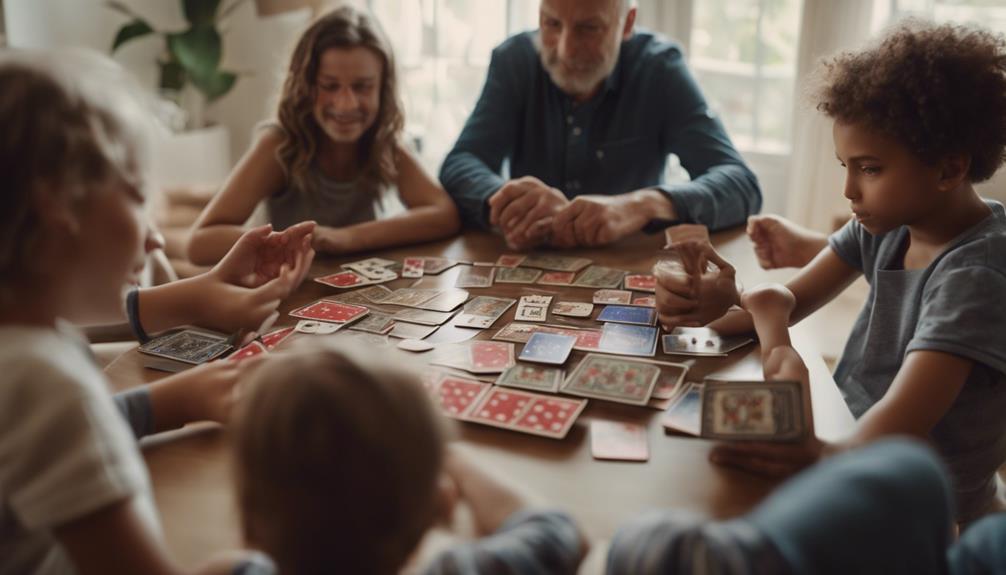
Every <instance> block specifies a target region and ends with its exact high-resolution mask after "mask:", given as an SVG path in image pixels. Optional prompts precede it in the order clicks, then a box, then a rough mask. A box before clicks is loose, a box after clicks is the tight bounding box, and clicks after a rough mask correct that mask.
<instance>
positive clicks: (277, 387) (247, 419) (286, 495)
mask: <svg viewBox="0 0 1006 575" xmlns="http://www.w3.org/2000/svg"><path fill="white" fill-rule="evenodd" d="M298 344H300V345H294V346H293V349H292V350H290V351H289V352H282V353H278V354H276V355H275V356H272V357H270V358H269V359H268V360H267V361H265V362H263V363H262V365H261V366H259V367H257V368H256V369H255V371H254V372H253V373H252V375H251V376H250V377H249V380H248V382H247V384H246V386H245V387H244V388H243V390H242V396H243V397H242V398H241V402H240V404H239V406H238V408H237V413H236V415H235V423H234V425H233V427H232V429H233V433H234V442H233V444H234V448H235V450H236V461H235V471H236V474H237V484H238V496H239V503H240V507H241V511H242V515H243V523H244V526H245V536H246V538H247V540H248V542H249V543H250V544H252V545H254V546H255V547H258V548H260V549H262V550H263V551H265V552H266V553H268V554H269V555H271V556H272V557H273V558H274V559H275V560H276V562H277V564H278V565H279V568H280V572H283V573H298V574H302V575H303V574H313V573H335V572H339V573H374V574H384V573H388V574H391V573H398V570H399V568H400V567H401V566H402V565H403V564H404V563H405V562H406V560H407V559H408V557H409V555H410V554H411V552H412V551H413V550H414V549H415V548H416V547H417V545H418V544H419V541H420V539H421V538H422V536H423V534H424V533H425V531H426V530H427V529H428V528H429V526H430V525H431V524H432V523H433V521H434V518H435V516H436V510H437V501H438V499H437V497H436V493H437V485H438V482H439V477H440V473H441V469H442V466H443V459H444V455H445V454H444V441H445V438H446V436H447V434H448V432H449V428H448V427H446V423H445V421H444V420H443V418H442V417H441V416H440V415H439V413H437V411H436V410H435V409H434V407H433V404H432V402H431V401H430V398H429V396H428V393H427V391H426V390H425V389H424V387H423V385H422V384H421V383H420V381H419V375H418V373H419V370H418V369H417V367H418V366H414V365H412V362H411V361H410V358H407V357H404V356H403V354H402V353H401V352H397V351H395V350H383V349H380V348H375V347H374V346H369V347H363V346H361V345H350V344H347V343H346V342H345V341H342V342H339V341H336V342H327V343H326V342H324V341H322V342H312V341H303V342H298Z"/></svg>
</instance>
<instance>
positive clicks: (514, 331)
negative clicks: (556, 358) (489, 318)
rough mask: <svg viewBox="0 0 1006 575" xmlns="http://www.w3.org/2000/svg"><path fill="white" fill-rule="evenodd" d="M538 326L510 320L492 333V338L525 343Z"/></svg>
mask: <svg viewBox="0 0 1006 575" xmlns="http://www.w3.org/2000/svg"><path fill="white" fill-rule="evenodd" d="M538 327H539V326H536V325H529V324H526V323H516V322H511V323H508V324H507V325H506V326H504V327H503V328H501V329H500V330H499V331H497V332H496V333H495V334H493V339H497V340H501V341H512V342H514V343H527V340H529V339H531V334H533V333H536V332H537V331H538Z"/></svg>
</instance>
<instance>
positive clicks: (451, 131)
mask: <svg viewBox="0 0 1006 575" xmlns="http://www.w3.org/2000/svg"><path fill="white" fill-rule="evenodd" d="M366 6H367V7H368V8H369V9H370V10H371V11H372V12H373V13H374V14H375V15H376V17H377V19H378V20H379V21H380V22H381V24H382V26H383V27H384V29H385V32H387V34H388V36H389V37H390V38H391V43H392V45H393V47H394V49H395V57H396V58H397V59H398V68H399V71H400V73H401V76H402V77H401V78H400V80H399V90H400V91H401V93H402V98H403V100H404V101H405V114H406V131H407V133H408V135H409V136H410V137H411V138H412V139H413V141H415V142H416V143H417V145H418V147H419V149H420V155H421V157H422V159H423V162H424V163H425V165H426V166H427V168H428V169H430V170H436V169H437V168H438V167H439V164H440V162H441V161H442V160H443V158H444V156H446V155H447V152H448V151H450V148H451V147H452V146H453V145H454V141H455V140H456V139H457V136H458V134H459V133H460V132H461V128H462V127H463V126H464V123H465V120H467V119H468V115H469V114H470V113H471V110H472V108H473V107H474V105H475V102H476V100H477V99H478V97H479V94H480V93H481V92H482V85H483V84H484V83H485V76H486V70H487V68H488V67H489V58H490V55H491V53H492V49H493V48H494V47H496V45H498V44H499V43H501V42H502V41H503V40H504V39H506V38H507V37H508V36H510V35H513V34H516V33H518V32H521V31H523V30H527V29H532V28H537V27H538V0H478V1H477V2H472V1H470V0H367V2H366Z"/></svg>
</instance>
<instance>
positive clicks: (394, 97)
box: [277, 6, 405, 191]
mask: <svg viewBox="0 0 1006 575" xmlns="http://www.w3.org/2000/svg"><path fill="white" fill-rule="evenodd" d="M357 47H362V48H367V49H368V50H370V51H371V52H373V53H374V54H375V55H377V57H378V58H380V60H381V62H382V64H383V71H382V73H381V100H380V109H379V110H378V113H377V119H376V120H375V122H374V125H373V126H371V128H370V129H369V130H367V132H366V133H365V134H364V135H363V137H361V138H360V141H359V142H358V143H357V145H358V147H359V151H360V157H361V159H362V160H363V163H362V169H361V179H362V180H365V181H369V182H370V183H372V184H375V185H376V186H388V185H391V184H393V183H394V181H395V178H396V177H397V175H398V171H397V167H396V154H397V145H398V143H399V138H400V136H401V133H402V128H403V126H404V124H405V119H404V115H403V113H402V104H401V102H400V100H399V98H398V79H397V73H396V69H395V59H394V54H393V53H392V51H391V44H390V43H389V42H388V40H387V38H386V37H385V35H384V33H383V32H382V31H381V29H380V27H379V25H378V24H377V22H376V21H374V20H373V19H372V18H371V17H370V16H368V15H366V14H364V13H362V12H360V11H358V10H356V9H355V8H353V7H351V6H343V7H341V8H338V9H336V10H333V11H332V12H329V13H328V14H325V15H324V16H322V17H321V18H319V19H318V20H317V21H316V22H315V23H314V24H312V25H311V27H310V28H308V29H307V31H306V32H304V35H303V36H301V37H300V40H299V41H298V42H297V47H296V48H295V49H294V52H293V57H291V58H290V68H289V70H288V71H287V76H286V81H285V82H284V83H283V92H282V94H281V95H280V102H279V114H278V115H279V123H280V126H281V127H282V128H283V133H284V137H285V140H284V141H283V143H282V144H280V146H279V149H278V150H277V156H278V160H279V162H280V164H281V165H282V166H283V170H284V171H285V172H286V175H287V178H288V179H289V181H290V182H292V183H293V185H294V186H295V187H296V188H298V189H301V190H305V191H312V190H314V189H315V187H316V182H315V181H314V178H312V177H311V176H310V175H309V171H308V170H309V168H310V167H311V163H312V162H314V160H315V156H316V155H317V153H318V146H319V141H320V140H321V139H322V138H324V137H326V136H325V135H324V132H322V130H321V128H320V127H319V126H318V123H317V122H316V121H315V119H314V102H315V95H316V94H317V90H318V87H317V83H318V66H319V63H320V61H321V56H322V54H324V53H325V51H326V50H329V49H331V48H338V49H351V48H357Z"/></svg>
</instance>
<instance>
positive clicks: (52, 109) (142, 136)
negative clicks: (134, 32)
mask: <svg viewBox="0 0 1006 575" xmlns="http://www.w3.org/2000/svg"><path fill="white" fill-rule="evenodd" d="M140 100H141V98H140V97H139V89H138V87H137V86H136V84H135V83H134V82H133V81H132V80H131V79H130V78H129V77H128V75H127V74H126V73H125V71H124V70H123V69H122V68H120V67H119V66H118V65H117V64H116V63H115V62H113V61H112V60H110V59H108V58H107V57H105V56H102V55H100V54H98V53H96V52H88V51H79V50H75V51H60V52H41V51H24V52H22V51H13V50H8V51H5V53H4V54H2V55H0V126H3V129H2V130H0V181H2V182H3V194H4V200H3V209H2V210H0V285H3V286H7V287H8V288H9V287H10V286H11V285H12V282H14V281H15V280H18V279H21V280H23V279H24V276H28V277H31V276H34V275H37V274H38V273H39V271H40V268H39V263H38V262H36V258H35V257H34V255H33V252H35V250H36V247H37V246H38V245H39V243H40V241H41V240H42V239H43V238H44V237H45V236H46V235H47V234H50V233H52V230H47V229H44V226H43V225H42V221H43V220H42V218H41V217H40V214H39V200H40V199H41V197H42V196H47V197H48V198H49V199H51V200H54V201H55V202H57V204H60V203H61V204H65V205H67V206H68V207H70V208H74V207H75V206H76V205H77V204H79V202H81V201H83V200H85V199H86V198H87V197H88V196H89V195H90V194H91V193H93V192H94V191H95V190H97V189H99V188H101V187H102V186H103V184H105V183H107V182H109V180H110V178H116V177H117V178H122V179H125V180H126V181H130V182H133V183H135V184H137V187H138V188H140V189H142V186H141V184H142V176H143V173H144V172H145V171H146V164H147V153H148V148H149V140H148V136H149V135H150V132H149V129H150V125H149V124H148V121H147V118H148V117H149V114H147V113H146V112H145V109H146V108H145V106H144V105H142V104H141V101H140ZM138 180H141V181H138ZM71 213H72V210H71ZM3 291H7V290H3ZM0 295H7V294H5V293H0Z"/></svg>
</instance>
